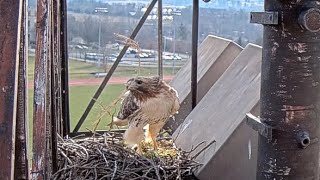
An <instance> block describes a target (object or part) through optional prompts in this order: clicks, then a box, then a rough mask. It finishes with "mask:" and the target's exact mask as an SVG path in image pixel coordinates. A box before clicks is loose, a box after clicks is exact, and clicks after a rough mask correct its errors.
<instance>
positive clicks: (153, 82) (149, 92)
mask: <svg viewBox="0 0 320 180" xmlns="http://www.w3.org/2000/svg"><path fill="white" fill-rule="evenodd" d="M162 83H163V82H162V80H161V79H160V77H158V76H153V77H135V78H131V79H129V80H128V81H127V83H126V88H127V89H128V90H129V91H131V92H132V93H133V94H134V95H143V96H147V97H148V96H149V97H153V96H155V95H156V94H157V93H159V91H160V89H161V87H162V86H161V85H162Z"/></svg>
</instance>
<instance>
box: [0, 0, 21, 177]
mask: <svg viewBox="0 0 320 180" xmlns="http://www.w3.org/2000/svg"><path fill="white" fill-rule="evenodd" d="M21 8H22V1H18V0H12V1H7V0H0V13H1V15H0V163H1V164H0V167H1V168H0V179H14V167H15V133H16V117H17V116H16V115H17V114H16V113H17V96H18V93H17V88H18V66H19V50H20V32H21V16H22V12H21V11H20V9H21Z"/></svg>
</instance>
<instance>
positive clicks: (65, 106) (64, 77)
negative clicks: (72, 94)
mask: <svg viewBox="0 0 320 180" xmlns="http://www.w3.org/2000/svg"><path fill="white" fill-rule="evenodd" d="M60 5H61V7H60V8H61V9H60V13H61V15H60V16H61V19H60V34H61V36H60V53H61V85H62V117H63V135H64V136H66V135H68V134H69V133H70V131H71V130H70V113H69V111H70V110H69V69H68V67H69V66H68V37H67V0H60Z"/></svg>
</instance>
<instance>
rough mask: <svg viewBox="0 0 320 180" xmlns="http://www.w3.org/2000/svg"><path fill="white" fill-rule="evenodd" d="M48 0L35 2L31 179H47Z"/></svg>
mask: <svg viewBox="0 0 320 180" xmlns="http://www.w3.org/2000/svg"><path fill="white" fill-rule="evenodd" d="M50 11H51V9H50V0H38V3H37V33H36V34H37V40H36V41H37V47H36V55H35V77H34V78H35V79H34V105H33V111H34V113H33V158H32V179H34V180H42V179H47V178H49V177H47V176H46V175H47V174H46V173H47V172H46V164H47V161H46V160H47V154H46V153H47V151H46V149H47V120H48V119H47V117H48V112H47V98H48V97H47V85H48V82H47V79H48V59H49V58H50V57H49V56H50V54H49V52H50V44H49V43H50V39H49V34H50V29H49V28H50V26H49V23H50Z"/></svg>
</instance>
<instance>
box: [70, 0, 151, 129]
mask: <svg viewBox="0 0 320 180" xmlns="http://www.w3.org/2000/svg"><path fill="white" fill-rule="evenodd" d="M156 2H157V0H152V1H151V3H150V4H149V6H148V8H147V10H146V12H145V13H144V14H143V16H142V18H141V19H140V21H139V23H138V25H137V26H136V28H135V29H134V30H133V32H132V34H131V36H130V39H134V38H135V37H136V36H137V34H138V32H139V31H140V29H141V27H142V25H143V24H144V22H145V21H146V19H147V17H148V16H149V14H150V12H151V10H152V9H153V7H154V5H155V4H156ZM128 48H129V46H127V45H126V46H124V47H123V49H122V50H121V52H120V54H119V55H118V57H117V59H116V61H115V62H114V63H113V65H112V67H111V68H110V70H109V71H108V74H107V75H106V77H105V78H104V79H103V81H102V83H101V85H100V87H99V88H98V90H97V92H96V93H95V94H94V96H93V98H92V99H91V101H90V103H89V104H88V106H87V108H86V110H85V111H84V113H83V115H82V116H81V118H80V120H79V122H78V123H77V125H76V127H75V128H74V130H73V133H76V132H78V131H79V129H80V127H81V125H82V124H83V122H84V121H85V119H86V118H87V116H88V114H89V112H90V111H91V109H92V107H93V105H94V104H95V103H96V100H97V99H98V98H99V96H100V94H101V93H102V91H103V89H104V88H105V87H106V85H107V83H108V81H109V79H110V78H111V76H112V74H113V72H114V71H115V70H116V68H117V66H118V64H119V63H120V61H121V59H122V57H123V56H124V54H125V53H126V51H127V49H128Z"/></svg>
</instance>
